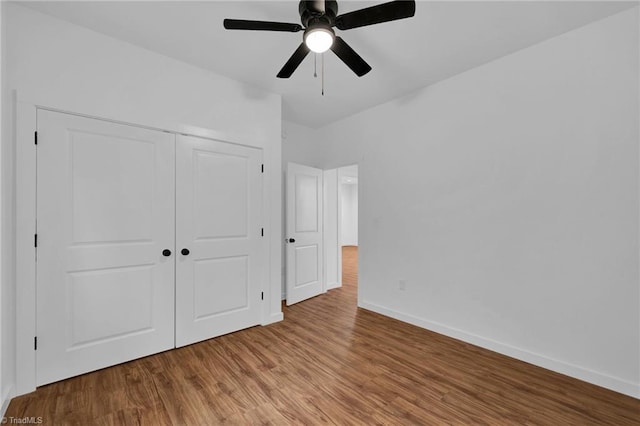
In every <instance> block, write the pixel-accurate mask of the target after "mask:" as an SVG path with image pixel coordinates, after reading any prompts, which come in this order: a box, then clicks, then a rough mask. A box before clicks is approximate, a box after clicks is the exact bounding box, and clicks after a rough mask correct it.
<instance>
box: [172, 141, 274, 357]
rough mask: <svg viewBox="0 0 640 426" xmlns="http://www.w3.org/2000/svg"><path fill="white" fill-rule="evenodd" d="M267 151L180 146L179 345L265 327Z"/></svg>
mask: <svg viewBox="0 0 640 426" xmlns="http://www.w3.org/2000/svg"><path fill="white" fill-rule="evenodd" d="M261 159H262V151H261V150H259V149H256V148H248V147H244V146H238V145H233V144H228V143H223V142H217V141H211V140H207V139H201V138H196V137H191V136H181V135H180V136H178V141H177V145H176V175H177V180H176V185H177V191H176V194H177V195H176V197H177V203H176V216H177V222H176V235H177V246H176V248H177V251H178V253H177V259H176V345H177V346H183V345H187V344H190V343H194V342H197V341H201V340H205V339H209V338H212V337H215V336H219V335H222V334H226V333H230V332H233V331H237V330H240V329H243V328H246V327H251V326H254V325H257V324H259V323H260V311H261V310H260V303H261V293H262V279H263V277H264V274H263V273H261V272H262V268H263V266H262V262H263V260H262V256H261V253H262V250H261V246H262V241H263V238H262V228H261V226H262V225H261V211H262V208H261V205H262V177H261V176H262V174H261Z"/></svg>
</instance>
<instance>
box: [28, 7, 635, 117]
mask: <svg viewBox="0 0 640 426" xmlns="http://www.w3.org/2000/svg"><path fill="white" fill-rule="evenodd" d="M381 2H384V0H383V1H347V0H343V1H339V2H338V5H339V13H345V12H349V11H353V10H356V9H360V8H362V7H368V6H371V5H373V4H378V3H381ZM23 4H24V5H25V6H27V7H29V8H32V9H35V10H39V11H41V12H44V13H47V14H50V15H53V16H56V17H58V18H61V19H64V20H67V21H70V22H73V23H75V24H78V25H82V26H84V27H88V28H90V29H93V30H95V31H98V32H100V33H104V34H106V35H109V36H111V37H114V38H117V39H121V40H124V41H127V42H129V43H132V44H135V45H138V46H141V47H144V48H146V49H149V50H152V51H155V52H158V53H160V54H163V55H166V56H170V57H173V58H176V59H179V60H181V61H184V62H187V63H190V64H193V65H196V66H199V67H202V68H205V69H208V70H211V71H213V72H215V73H218V74H222V75H225V76H228V77H231V78H233V79H235V80H239V81H242V82H245V83H247V84H250V85H253V86H257V87H260V88H262V89H266V90H268V91H271V92H275V93H279V94H281V95H282V104H283V107H282V108H283V111H282V113H283V119H285V120H288V121H292V122H295V123H298V124H302V125H306V126H309V127H321V126H323V125H325V124H328V123H331V122H333V121H336V120H339V119H341V118H343V117H345V116H349V115H352V114H354V113H357V112H359V111H362V110H364V109H367V108H370V107H372V106H374V105H377V104H380V103H383V102H386V101H388V100H391V99H394V98H397V97H399V96H402V95H405V94H408V93H410V92H412V91H415V90H416V89H418V88H421V87H424V86H427V85H429V84H433V83H434V82H437V81H440V80H443V79H446V78H448V77H451V76H453V75H455V74H458V73H460V72H463V71H466V70H468V69H471V68H473V67H476V66H478V65H481V64H483V63H486V62H489V61H491V60H494V59H496V58H499V57H501V56H504V55H507V54H509V53H511V52H514V51H517V50H520V49H523V48H525V47H528V46H531V45H533V44H536V43H539V42H541V41H543V40H545V39H548V38H550V37H553V36H556V35H558V34H561V33H564V32H567V31H569V30H571V29H574V28H577V27H579V26H582V25H585V24H587V23H589V22H592V21H595V20H598V19H601V18H604V17H606V16H609V15H612V14H614V13H617V12H619V11H622V10H624V9H627V8H630V7H633V6H635V5H637V4H638V3H637V2H610V1H606V2H593V1H587V2H576V1H571V2H557V1H533V2H525V1H513V2H507V1H499V2H484V1H471V2H460V1H446V2H445V1H440V2H431V1H429V2H425V1H419V2H418V3H417V6H416V16H415V17H413V18H410V19H406V20H401V21H395V22H389V23H384V24H379V25H374V26H369V27H362V28H357V29H353V30H349V31H339V30H336V33H337V34H339V35H340V36H342V38H343V39H344V40H345V41H346V42H347V43H349V44H350V45H351V47H353V48H354V49H355V50H356V51H357V52H358V53H359V54H360V55H361V56H362V57H363V58H364V59H365V60H366V61H367V62H368V63H369V64H370V65H371V66H372V68H373V70H372V71H371V72H370V73H369V74H367V75H366V76H364V77H362V78H358V77H356V76H355V74H353V73H352V72H351V71H350V70H349V69H348V68H347V67H346V66H345V65H344V64H343V63H342V62H340V60H339V59H338V58H337V57H336V56H335V55H334V54H333V53H331V52H328V53H327V54H325V96H322V95H321V92H320V90H321V86H320V74H319V76H318V78H315V79H314V77H313V55H309V56H308V57H307V58H306V59H305V60H304V62H303V63H302V64H301V65H300V67H299V68H298V70H297V71H296V72H295V73H294V74H293V76H292V77H291V78H290V79H288V80H281V79H278V78H276V74H277V73H278V71H279V70H280V68H281V67H282V65H284V63H285V62H286V60H287V59H288V58H289V56H290V55H291V54H292V53H293V51H294V50H295V49H296V48H297V46H298V45H299V44H300V42H301V40H302V33H279V32H256V31H227V30H224V29H223V27H222V20H223V19H224V18H238V19H255V20H274V21H280V22H293V23H299V22H300V17H299V15H298V5H297V1H277V2H276V1H201V2H196V1H137V2H125V1H87V2H77V1H70V2H58V1H46V2H26V3H23Z"/></svg>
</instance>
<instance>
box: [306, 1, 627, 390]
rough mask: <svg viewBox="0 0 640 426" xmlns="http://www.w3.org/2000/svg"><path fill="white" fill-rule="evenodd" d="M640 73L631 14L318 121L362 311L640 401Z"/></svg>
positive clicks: (325, 162)
mask: <svg viewBox="0 0 640 426" xmlns="http://www.w3.org/2000/svg"><path fill="white" fill-rule="evenodd" d="M638 75H639V67H638V8H635V9H631V10H629V11H626V12H622V13H620V14H617V15H614V16H612V17H609V18H606V19H604V20H601V21H598V22H595V23H593V24H590V25H587V26H585V27H583V28H579V29H577V30H574V31H571V32H569V33H566V34H564V35H561V36H559V37H556V38H553V39H550V40H547V41H545V42H543V43H540V44H538V45H536V46H533V47H531V48H528V49H525V50H522V51H519V52H516V53H514V54H511V55H509V56H506V57H503V58H501V59H498V60H496V61H494V62H491V63H488V64H486V65H483V66H481V67H478V68H476V69H473V70H470V71H468V72H465V73H463V74H460V75H457V76H455V77H453V78H450V79H448V80H446V81H443V82H441V83H438V84H436V85H433V86H430V87H427V88H425V89H423V90H421V91H418V92H416V93H413V94H411V95H409V96H407V97H404V98H401V99H397V100H395V101H392V102H389V103H386V104H383V105H380V106H378V107H375V108H373V109H371V110H368V111H365V112H362V113H360V114H357V115H355V116H352V117H350V118H347V119H345V120H343V121H341V122H338V123H335V124H333V125H330V126H328V127H326V128H323V129H321V130H320V132H319V137H320V138H321V140H323V141H324V142H325V143H326V149H327V150H326V157H325V161H324V164H323V166H324V167H325V168H332V167H337V166H339V165H343V164H350V163H358V164H359V178H360V185H359V186H360V188H359V189H360V192H361V194H360V203H361V213H360V235H359V240H360V241H359V242H360V280H359V283H360V286H359V301H360V304H361V306H363V307H366V308H369V309H372V310H375V311H378V312H381V313H384V314H387V315H390V316H393V317H396V318H399V319H402V320H405V321H408V322H412V323H414V324H417V325H420V326H423V327H426V328H430V329H433V330H435V331H438V332H441V333H444V334H448V335H450V336H454V337H457V338H460V339H462V340H466V341H469V342H472V343H475V344H478V345H480V346H484V347H487V348H490V349H493V350H497V351H499V352H503V353H506V354H509V355H511V356H515V357H517V358H521V359H524V360H527V361H529V362H532V363H534V364H538V365H541V366H544V367H547V368H550V369H554V370H557V371H560V372H563V373H566V374H569V375H572V376H574V377H578V378H582V379H584V380H587V381H590V382H593V383H596V384H600V385H602V386H606V387H609V388H612V389H616V390H618V391H620V392H624V393H627V394H630V395H635V396H636V397H640V353H639V350H640V328H639V327H640V318H639V312H640V306H639V303H640V294H639V284H638V283H639V280H638V278H639V277H638V268H639V249H638V243H639V242H638V230H639V229H638V228H639V226H638V220H639V215H638V214H639V211H638V202H639V197H638V194H639V192H638V191H639V189H640V188H639V184H638V174H639V161H638V154H639V150H638V139H639V123H638V121H639V106H638ZM399 280H406V290H404V291H402V290H400V289H399Z"/></svg>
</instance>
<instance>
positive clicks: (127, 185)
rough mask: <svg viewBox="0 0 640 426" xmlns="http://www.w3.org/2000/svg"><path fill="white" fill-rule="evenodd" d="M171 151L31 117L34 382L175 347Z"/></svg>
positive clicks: (134, 136)
mask: <svg viewBox="0 0 640 426" xmlns="http://www.w3.org/2000/svg"><path fill="white" fill-rule="evenodd" d="M174 146H175V136H174V135H173V134H168V133H163V132H159V131H152V130H147V129H142V128H137V127H133V126H127V125H122V124H115V123H111V122H107V121H101V120H96V119H90V118H84V117H79V116H74V115H69V114H62V113H56V112H50V111H44V110H39V111H38V148H37V152H38V154H37V155H38V175H37V186H38V193H37V206H38V208H37V232H38V237H37V242H38V248H37V312H38V315H37V335H38V336H37V339H38V340H37V344H38V347H37V352H36V360H37V361H36V366H37V384H38V385H42V384H46V383H50V382H54V381H57V380H61V379H64V378H67V377H71V376H75V375H78V374H82V373H85V372H88V371H92V370H96V369H100V368H103V367H106V366H109V365H113V364H117V363H121V362H124V361H128V360H131V359H134V358H138V357H141V356H145V355H149V354H152V353H156V352H160V351H163V350H166V349H169V348H172V347H173V346H174V315H173V313H174V256H175V254H174V253H173V249H174V224H175V218H174V205H175V203H174V193H175V191H174V183H175V177H174ZM163 250H170V251H171V254H169V253H165V254H166V256H165V255H163Z"/></svg>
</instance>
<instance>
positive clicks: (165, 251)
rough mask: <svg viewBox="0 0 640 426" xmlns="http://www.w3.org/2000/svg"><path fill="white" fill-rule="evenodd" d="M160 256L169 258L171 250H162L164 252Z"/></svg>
mask: <svg viewBox="0 0 640 426" xmlns="http://www.w3.org/2000/svg"><path fill="white" fill-rule="evenodd" d="M162 255H163V256H164V257H169V256H171V250H169V249H164V250H162Z"/></svg>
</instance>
